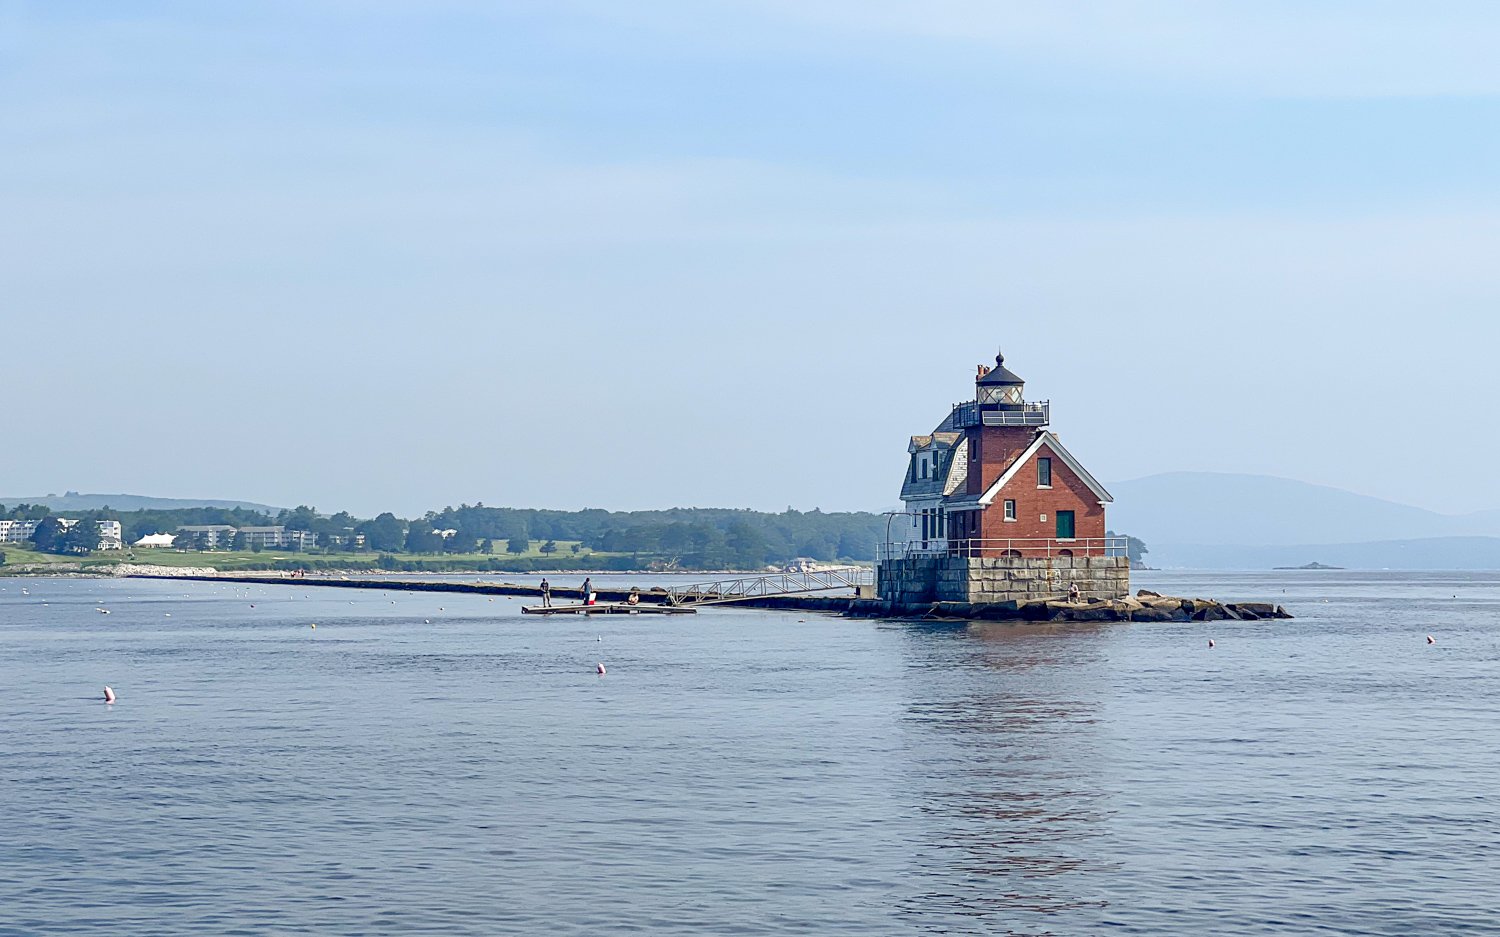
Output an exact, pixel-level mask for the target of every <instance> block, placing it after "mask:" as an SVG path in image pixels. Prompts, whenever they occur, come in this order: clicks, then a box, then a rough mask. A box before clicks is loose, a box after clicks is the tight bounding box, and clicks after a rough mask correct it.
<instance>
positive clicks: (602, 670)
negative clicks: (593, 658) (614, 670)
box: [594, 664, 605, 677]
mask: <svg viewBox="0 0 1500 937" xmlns="http://www.w3.org/2000/svg"><path fill="white" fill-rule="evenodd" d="M594 669H595V670H596V671H598V673H599V676H601V677H602V676H604V672H605V671H604V665H603V664H600V665H599V666H598V667H595V668H594Z"/></svg>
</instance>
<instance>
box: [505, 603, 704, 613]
mask: <svg viewBox="0 0 1500 937" xmlns="http://www.w3.org/2000/svg"><path fill="white" fill-rule="evenodd" d="M696 611H697V610H696V609H692V608H679V607H677V606H675V605H631V604H630V603H629V602H603V603H595V604H593V605H523V606H521V614H523V615H692V614H695V613H696Z"/></svg>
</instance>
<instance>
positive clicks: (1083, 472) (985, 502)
mask: <svg viewBox="0 0 1500 937" xmlns="http://www.w3.org/2000/svg"><path fill="white" fill-rule="evenodd" d="M1043 446H1046V447H1047V448H1049V449H1051V450H1052V453H1053V454H1054V455H1056V456H1057V457H1058V458H1059V459H1062V460H1063V464H1064V465H1066V466H1067V467H1068V468H1070V469H1072V470H1073V474H1074V475H1077V476H1078V480H1079V481H1081V482H1083V483H1084V484H1085V485H1087V486H1088V489H1089V490H1090V491H1092V492H1093V493H1094V494H1096V495H1098V496H1099V503H1100V504H1109V503H1112V502H1113V501H1114V500H1115V499H1114V496H1112V495H1111V494H1110V493H1109V492H1108V491H1105V490H1104V486H1103V485H1101V484H1099V482H1098V481H1097V480H1095V478H1094V476H1092V475H1090V474H1089V473H1088V470H1087V469H1085V468H1084V467H1083V466H1082V465H1080V464H1079V463H1078V460H1077V459H1075V458H1073V453H1071V452H1069V451H1068V450H1066V449H1064V448H1063V444H1062V442H1061V441H1059V440H1058V438H1057V437H1056V436H1054V435H1052V434H1051V433H1050V432H1047V431H1046V430H1043V431H1042V432H1041V433H1039V434H1038V435H1037V437H1036V439H1034V440H1032V443H1031V445H1029V446H1027V447H1026V451H1025V452H1023V453H1021V454H1020V455H1019V456H1018V457H1017V458H1016V461H1014V462H1012V463H1011V464H1010V468H1008V469H1006V470H1005V474H1004V475H1001V476H1000V477H999V478H997V479H995V483H994V484H993V485H991V486H990V489H989V490H988V491H986V492H985V493H984V494H982V495H980V496H979V501H978V504H980V505H981V506H984V507H988V506H989V505H990V504H993V503H994V501H995V495H997V494H999V493H1000V489H1002V488H1004V487H1005V486H1006V485H1008V484H1009V483H1010V482H1011V480H1012V479H1014V478H1015V477H1016V475H1018V474H1020V471H1021V469H1022V468H1023V467H1024V466H1025V465H1026V464H1027V463H1029V462H1030V461H1031V459H1032V457H1033V456H1035V455H1036V454H1037V453H1038V452H1039V451H1041V448H1042V447H1043ZM1038 487H1041V486H1038Z"/></svg>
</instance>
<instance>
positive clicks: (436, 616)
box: [0, 573, 1500, 935]
mask: <svg viewBox="0 0 1500 937" xmlns="http://www.w3.org/2000/svg"><path fill="white" fill-rule="evenodd" d="M1152 575H1153V576H1154V577H1155V578H1154V579H1150V580H1145V581H1142V582H1140V583H1138V584H1139V585H1143V586H1146V587H1148V588H1160V589H1162V590H1163V591H1170V592H1177V593H1183V594H1198V595H1215V596H1217V597H1220V598H1223V599H1227V600H1234V599H1254V598H1272V599H1274V600H1277V601H1281V602H1284V603H1286V604H1288V605H1289V606H1290V607H1291V608H1292V610H1293V611H1294V612H1295V613H1296V614H1297V615H1298V618H1297V619H1296V620H1294V621H1290V622H1243V623H1237V622H1222V623H1214V624H1201V623H1200V624H1186V623H1184V624H1160V625H1086V624H1071V625H1066V626H1049V625H1019V626H1009V625H1002V624H995V623H977V624H972V625H948V624H933V623H896V622H885V623H872V622H868V621H844V620H840V619H836V618H828V617H821V616H819V617H813V618H809V619H808V620H807V621H805V622H799V621H798V620H797V619H796V618H795V617H794V616H792V615H785V614H779V613H774V612H762V611H748V610H742V611H733V610H722V609H720V610H705V611H704V612H703V613H701V614H699V615H697V616H693V617H691V618H684V619H664V618H657V617H652V618H649V619H647V618H628V619H608V620H600V619H582V618H578V619H559V620H533V619H531V618H530V617H526V618H523V617H522V616H520V615H519V614H518V607H517V603H514V602H505V601H491V600H490V599H489V598H488V597H474V596H441V595H422V594H415V595H411V594H399V593H395V594H382V593H379V592H363V591H361V592H356V593H347V592H341V591H338V590H322V589H315V588H304V587H300V586H298V587H285V586H248V587H247V586H217V587H216V586H213V585H210V584H185V583H175V584H174V583H155V582H104V581H59V580H35V581H31V582H29V583H27V584H26V585H27V588H28V591H29V592H30V593H31V594H29V595H23V594H21V593H20V591H19V588H18V585H17V582H16V581H15V580H0V726H3V732H0V805H3V807H4V808H5V809H4V811H3V815H4V819H5V822H4V823H0V856H3V857H4V866H3V869H4V873H5V874H4V875H3V876H0V934H13V933H14V934H30V933H43V932H68V933H84V934H87V933H106V932H107V933H111V934H116V933H121V932H125V933H137V932H139V933H153V934H173V933H201V932H230V931H240V932H245V933H252V932H253V933H353V932H361V933H403V934H406V933H424V932H425V933H442V934H535V933H549V934H551V933H558V934H589V935H596V934H600V933H618V932H640V933H651V934H674V933H675V934H710V933H711V934H786V933H804V934H835V933H859V934H880V933H913V932H918V933H933V934H962V933H975V934H997V933H999V934H1006V933H1009V934H1081V933H1095V932H1100V931H1103V930H1111V931H1116V932H1121V933H1127V934H1128V933H1134V934H1161V933H1189V934H1220V933H1224V934H1284V933H1307V932H1315V931H1319V930H1321V931H1323V932H1328V933H1366V934H1412V933H1447V932H1458V931H1462V930H1469V931H1472V932H1489V931H1494V930H1496V929H1500V919H1497V917H1496V915H1495V913H1494V912H1493V911H1492V910H1491V907H1490V905H1491V901H1490V897H1489V895H1490V892H1491V881H1492V878H1493V872H1494V871H1495V870H1496V869H1497V868H1500V862H1497V861H1496V860H1497V856H1496V846H1495V844H1496V843H1497V842H1500V835H1497V834H1500V811H1497V807H1496V801H1495V798H1494V797H1493V796H1492V793H1491V791H1492V789H1493V787H1494V778H1495V777H1496V776H1497V772H1500V748H1497V746H1494V745H1493V744H1492V739H1493V726H1494V725H1495V719H1496V716H1497V715H1500V713H1497V709H1500V703H1497V701H1500V576H1484V575H1469V574H1464V575H1452V574H1450V575H1441V574H1421V575H1398V574H1384V575H1379V574H1362V573H1318V574H1307V573H1286V574H1276V575H1274V576H1272V575H1243V574H1242V575H1236V576H1233V577H1228V576H1218V577H1215V576H1211V575H1207V574H1191V575H1188V574H1184V575H1180V576H1175V577H1174V576H1169V575H1166V574H1152ZM601 578H602V577H596V580H598V579H601ZM648 584H649V583H648ZM1282 590H1285V592H1284V593H1283V591H1282ZM252 606H253V607H252ZM96 607H108V608H110V609H111V613H112V614H111V615H110V616H108V618H105V617H104V616H102V615H99V614H98V613H97V612H95V611H94V609H95V608H96ZM168 616H170V617H168ZM804 617H805V616H804ZM314 622H315V623H317V624H318V628H317V629H316V630H313V629H310V628H309V627H308V626H309V624H310V623H314ZM1429 632H1431V633H1434V634H1435V636H1436V637H1437V638H1438V643H1437V644H1435V645H1430V646H1429V645H1427V644H1426V643H1425V635H1426V634H1427V633H1429ZM1207 637H1214V638H1215V641H1216V647H1215V648H1214V649H1209V648H1208V647H1207V645H1206V638H1207ZM599 661H604V662H606V663H607V664H608V669H609V674H608V676H607V677H604V678H602V679H601V678H600V677H599V676H598V675H596V674H595V673H594V665H595V664H596V663H597V662H599ZM106 682H108V683H110V684H111V685H112V686H114V687H115V688H116V690H117V691H119V693H120V701H119V703H118V704H116V705H114V706H105V705H103V704H102V703H100V702H99V701H98V699H97V697H98V693H99V690H100V688H101V687H102V686H103V684H104V683H106Z"/></svg>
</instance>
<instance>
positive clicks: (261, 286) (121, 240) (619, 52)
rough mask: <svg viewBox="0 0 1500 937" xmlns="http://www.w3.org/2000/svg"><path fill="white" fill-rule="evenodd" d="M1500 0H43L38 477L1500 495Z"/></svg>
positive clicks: (533, 503)
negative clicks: (1006, 469)
mask: <svg viewBox="0 0 1500 937" xmlns="http://www.w3.org/2000/svg"><path fill="white" fill-rule="evenodd" d="M1497 42H1500V5H1495V4H1492V3H1479V2H1472V3H1470V2H1434V3H1427V4H1411V3H1409V2H1401V3H1396V2H1387V0H1361V2H1337V0H1301V2H1298V3H1291V2H1279V0H1254V2H1216V0H1112V2H1109V3H1098V2H1080V0H1035V2H1007V0H923V2H920V3H918V2H897V0H795V2H794V0H717V2H714V3H703V2H701V0H636V2H633V3H619V2H617V0H536V2H532V0H512V2H504V0H490V2H477V0H473V2H471V0H424V2H417V0H411V2H394V0H257V2H241V3H217V4H204V3H198V2H143V0H134V2H132V0H99V2H84V0H80V2H70V3H66V4H61V3H53V2H16V0H0V350H3V352H4V353H3V356H0V360H3V361H4V362H5V364H4V371H3V376H0V493H4V494H17V495H19V494H42V493H47V492H59V493H60V492H62V491H64V490H70V489H71V490H78V491H96V492H131V493H138V494H150V495H159V496H171V497H205V498H207V497H213V498H236V499H244V500H250V501H259V502H265V503H271V504H280V505H292V504H298V503H308V504H314V505H316V506H318V507H319V508H320V509H322V510H325V511H330V512H331V511H334V510H339V509H348V510H351V511H354V512H355V513H357V514H362V515H370V514H373V513H376V512H378V511H382V510H393V511H395V512H396V513H398V514H402V515H411V514H416V513H419V512H421V511H424V510H427V509H429V508H435V507H441V506H443V505H446V504H455V505H456V504H458V503H461V502H465V503H475V502H483V503H485V504H492V505H516V506H529V507H557V508H578V507H585V506H589V507H607V508H612V509H636V508H653V507H669V506H732V507H750V508H758V509H771V510H780V509H782V508H784V507H787V506H794V507H797V508H799V509H803V510H807V509H811V508H814V507H819V508H822V509H823V510H853V509H861V510H885V509H888V508H891V507H893V506H895V505H897V504H898V503H899V502H898V499H897V492H898V489H899V482H900V476H901V474H902V472H903V470H904V467H905V461H906V441H907V438H908V437H909V436H910V435H911V434H914V433H925V432H928V431H930V430H931V429H932V427H933V426H934V425H935V424H936V423H937V422H938V421H939V420H940V419H941V418H942V417H943V416H944V414H945V413H946V412H947V408H948V407H949V405H951V404H952V403H953V402H955V401H957V400H960V399H962V398H965V397H967V396H969V395H971V394H972V391H973V386H972V379H973V374H974V366H975V365H976V364H978V363H980V362H986V361H990V360H992V359H993V356H994V354H995V350H996V349H997V347H1003V348H1004V350H1005V354H1006V362H1007V365H1008V366H1010V367H1011V368H1012V369H1013V370H1015V371H1016V372H1018V373H1020V374H1021V375H1022V376H1023V377H1025V378H1026V379H1027V382H1028V385H1027V392H1028V396H1029V397H1031V398H1032V399H1050V400H1051V402H1052V414H1053V422H1054V428H1055V429H1056V430H1057V431H1058V432H1059V434H1060V435H1061V436H1062V438H1063V440H1064V441H1065V442H1066V443H1067V444H1068V446H1069V448H1070V449H1071V450H1072V451H1073V452H1074V454H1076V455H1077V456H1079V457H1080V459H1082V460H1083V462H1084V463H1085V464H1086V465H1088V466H1089V467H1090V469H1091V471H1092V472H1093V473H1094V474H1095V475H1096V476H1098V477H1099V478H1101V479H1105V480H1106V481H1108V480H1123V479H1130V478H1135V477H1139V476H1144V475H1149V474H1153V473H1157V472H1166V471H1222V472H1246V473H1264V474H1271V475H1278V476H1283V477H1288V478H1295V479H1301V480H1305V481H1309V482H1315V483H1319V484H1327V485H1334V486H1336V487H1340V488H1346V489H1349V490H1352V491H1357V492H1360V493H1364V494H1370V495H1375V496H1379V497H1385V498H1389V499H1392V500H1398V501H1404V502H1407V503H1411V504H1416V505H1419V506H1423V507H1427V508H1431V509H1435V510H1440V511H1447V512H1461V511H1468V510H1478V509H1487V508H1496V507H1500V473H1494V472H1489V471H1486V469H1487V468H1488V467H1489V466H1492V465H1494V464H1495V463H1496V461H1497V458H1500V434H1497V433H1495V432H1494V431H1493V427H1494V426H1495V424H1496V420H1495V416H1494V411H1495V408H1496V405H1497V402H1500V370H1497V369H1496V367H1495V364H1494V358H1495V354H1496V348H1497V344H1500V317H1497V311H1500V303H1497V300H1500V264H1497V262H1496V258H1497V256H1500V251H1497V248H1500V198H1497V185H1496V184H1497V182H1500V56H1496V55H1494V54H1493V50H1494V48H1495V47H1496V45H1497Z"/></svg>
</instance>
